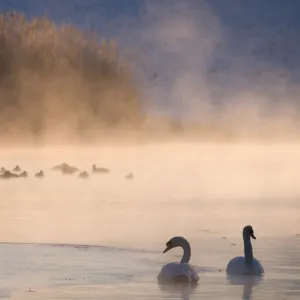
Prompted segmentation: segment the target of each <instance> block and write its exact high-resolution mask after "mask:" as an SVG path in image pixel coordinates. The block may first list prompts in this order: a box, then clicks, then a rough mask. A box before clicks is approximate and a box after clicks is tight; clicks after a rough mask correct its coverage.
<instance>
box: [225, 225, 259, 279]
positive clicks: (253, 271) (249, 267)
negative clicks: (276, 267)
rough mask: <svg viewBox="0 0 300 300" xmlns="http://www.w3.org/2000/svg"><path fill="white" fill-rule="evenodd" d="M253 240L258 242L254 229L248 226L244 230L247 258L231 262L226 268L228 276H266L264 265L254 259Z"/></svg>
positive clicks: (239, 257)
mask: <svg viewBox="0 0 300 300" xmlns="http://www.w3.org/2000/svg"><path fill="white" fill-rule="evenodd" d="M251 238H252V239H254V240H256V236H255V235H254V230H253V227H252V226H251V225H247V226H245V227H244V228H243V240H244V255H245V256H237V257H234V258H233V259H231V260H230V261H229V263H228V265H227V268H226V273H227V275H234V276H235V275H236V276H242V275H263V274H264V268H263V266H262V264H261V263H260V261H259V260H257V259H256V258H254V257H253V250H252V244H251Z"/></svg>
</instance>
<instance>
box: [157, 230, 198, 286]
mask: <svg viewBox="0 0 300 300" xmlns="http://www.w3.org/2000/svg"><path fill="white" fill-rule="evenodd" d="M166 246H167V247H166V249H165V250H164V251H163V253H166V252H168V251H169V250H171V249H173V248H176V247H181V248H182V249H183V256H182V259H181V261H180V263H177V262H171V263H168V264H166V265H164V266H163V267H162V269H161V271H160V273H159V274H158V277H157V278H158V281H159V283H191V284H196V283H197V282H198V281H199V275H198V273H197V271H196V270H195V268H194V267H193V266H191V265H190V264H189V261H190V258H191V246H190V244H189V242H188V241H187V240H186V239H185V238H184V237H181V236H175V237H173V238H171V239H170V240H169V241H168V242H167V243H166Z"/></svg>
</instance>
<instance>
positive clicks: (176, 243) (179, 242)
mask: <svg viewBox="0 0 300 300" xmlns="http://www.w3.org/2000/svg"><path fill="white" fill-rule="evenodd" d="M185 243H187V242H186V240H185V238H183V237H181V236H175V237H173V238H171V239H170V240H169V241H168V242H167V243H166V246H167V247H166V249H165V250H164V252H163V253H166V252H168V251H169V250H171V249H173V248H176V247H183V245H184V244H185Z"/></svg>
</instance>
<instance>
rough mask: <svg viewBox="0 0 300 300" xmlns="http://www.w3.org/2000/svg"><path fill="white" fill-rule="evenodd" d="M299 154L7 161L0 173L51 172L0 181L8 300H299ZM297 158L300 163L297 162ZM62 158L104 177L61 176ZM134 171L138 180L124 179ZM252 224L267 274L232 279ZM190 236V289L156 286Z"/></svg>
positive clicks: (170, 150) (2, 268)
mask: <svg viewBox="0 0 300 300" xmlns="http://www.w3.org/2000/svg"><path fill="white" fill-rule="evenodd" d="M299 148H300V147H298V146H270V145H269V146H251V145H244V146H233V145H231V146H197V147H196V146H193V147H192V146H172V147H171V146H160V147H154V146H152V147H150V146H147V147H146V146H144V147H136V148H130V147H127V148H122V149H120V148H119V149H115V148H106V149H97V150H95V149H94V150H91V149H84V150H78V151H77V150H76V151H70V150H62V149H56V151H55V152H54V151H53V150H51V151H50V150H47V151H46V150H43V151H32V150H26V151H25V150H24V151H22V152H20V151H15V152H12V151H10V152H4V151H3V152H1V154H0V164H2V165H3V166H6V167H8V168H12V167H13V166H14V165H16V164H19V165H20V166H21V167H22V168H25V169H27V170H28V171H29V173H30V175H32V173H33V172H37V171H39V170H40V169H41V168H42V169H44V171H45V172H46V177H45V178H44V179H42V180H38V179H35V178H34V177H32V176H30V177H29V178H28V179H24V180H21V179H20V180H19V179H18V180H11V181H1V182H0V191H1V193H0V240H1V241H2V243H1V244H0V257H1V259H0V297H1V298H3V299H6V298H7V299H8V298H11V299H268V300H271V299H299V296H300V276H299V274H300V251H299V250H300V236H298V234H300V226H299V225H300V209H299V208H300V207H299V201H298V199H299V192H300V184H299V182H298V181H299V180H300V179H299V178H300V176H299V175H300V174H299V173H300V172H299V170H300V151H299V150H300V149H299ZM298 153H299V154H298ZM62 161H67V162H69V163H71V164H75V165H76V166H78V167H80V168H82V169H86V170H87V171H90V169H91V164H92V163H94V162H95V163H96V164H98V165H101V166H105V167H109V168H111V173H110V174H109V175H93V176H91V177H90V178H89V179H87V180H81V179H79V178H77V177H76V176H67V175H62V174H59V173H55V172H53V171H51V170H50V168H51V167H52V166H53V165H55V164H58V163H60V162H62ZM129 172H133V174H134V176H135V177H134V180H131V181H129V180H125V179H124V176H125V175H126V174H127V173H129ZM247 224H251V225H252V226H253V227H254V230H255V234H256V236H257V240H255V241H253V248H254V255H255V257H256V258H258V259H259V260H261V262H262V264H263V266H264V268H265V272H266V274H265V276H264V278H263V279H262V280H261V281H259V282H256V281H253V280H249V279H248V280H243V279H239V280H237V279H235V280H233V279H232V278H227V277H226V274H225V268H226V264H227V263H228V261H229V260H230V259H231V258H232V257H234V256H237V255H241V254H242V253H243V247H242V246H243V244H242V234H241V231H242V228H243V226H244V225H247ZM175 235H182V236H184V237H186V238H187V239H188V240H189V242H190V244H191V246H192V257H191V261H190V263H192V264H193V265H195V266H196V268H197V270H198V271H199V274H200V282H199V285H198V286H197V287H195V288H193V289H192V288H188V287H184V286H183V287H182V286H181V287H170V286H159V285H158V284H157V281H156V276H157V274H158V273H159V271H160V269H161V267H162V266H163V265H164V264H165V263H168V262H171V261H179V260H180V258H181V255H182V252H181V250H180V249H173V250H171V251H170V252H168V253H166V254H162V251H163V250H164V246H165V243H166V242H167V240H168V239H169V238H170V237H172V236H175Z"/></svg>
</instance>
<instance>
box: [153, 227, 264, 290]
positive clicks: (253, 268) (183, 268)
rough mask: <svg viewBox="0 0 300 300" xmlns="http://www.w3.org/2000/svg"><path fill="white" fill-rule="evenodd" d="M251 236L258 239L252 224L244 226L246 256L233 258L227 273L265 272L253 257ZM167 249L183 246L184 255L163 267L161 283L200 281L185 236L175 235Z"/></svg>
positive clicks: (248, 273)
mask: <svg viewBox="0 0 300 300" xmlns="http://www.w3.org/2000/svg"><path fill="white" fill-rule="evenodd" d="M251 238H253V239H256V237H255V235H254V231H253V228H252V226H250V225H247V226H245V227H244V228H243V240H244V256H237V257H235V258H233V259H231V260H230V261H229V263H228V265H227V268H226V273H227V275H231V276H245V275H248V276H249V275H255V276H261V275H263V274H264V268H263V266H262V265H261V263H260V262H259V261H258V260H257V259H255V258H254V257H253V250H252V244H251ZM166 246H167V247H166V249H165V250H164V251H163V253H166V252H167V251H169V250H171V249H172V248H175V247H181V248H183V257H182V259H181V261H180V263H174V262H173V263H168V264H166V265H165V266H163V268H162V269H161V271H160V273H159V275H158V280H159V282H160V283H181V282H184V283H192V284H196V283H197V282H198V281H199V275H198V273H197V271H196V269H195V268H194V267H193V266H191V265H190V264H189V260H190V258H191V247H190V244H189V243H188V241H187V240H186V239H185V238H183V237H179V236H176V237H173V238H172V239H170V240H169V241H168V242H167V243H166Z"/></svg>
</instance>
